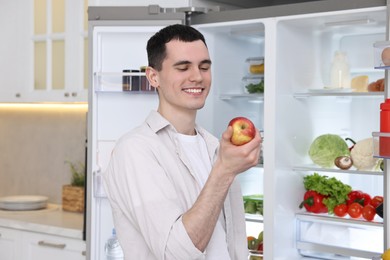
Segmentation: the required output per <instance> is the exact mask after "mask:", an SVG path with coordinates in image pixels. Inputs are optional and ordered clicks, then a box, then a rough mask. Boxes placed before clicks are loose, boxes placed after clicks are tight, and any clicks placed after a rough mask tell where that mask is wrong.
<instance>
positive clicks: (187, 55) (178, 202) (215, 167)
mask: <svg viewBox="0 0 390 260" xmlns="http://www.w3.org/2000/svg"><path fill="white" fill-rule="evenodd" d="M147 52H148V59H149V67H148V68H147V69H146V76H147V78H148V80H149V83H150V84H151V85H152V86H153V87H155V88H157V90H158V97H159V106H158V109H157V111H152V112H151V113H150V115H149V116H148V118H147V119H146V121H145V122H144V123H143V124H142V125H141V126H139V127H137V128H136V129H133V130H132V131H131V132H129V133H128V134H126V135H125V136H123V137H122V138H121V139H120V140H119V141H118V142H117V145H116V147H115V149H114V151H113V154H112V158H111V161H110V164H109V166H108V169H107V171H106V173H105V175H104V180H105V188H106V191H107V194H108V197H109V200H110V203H111V207H112V210H113V217H114V223H115V227H116V230H117V235H118V238H119V241H120V244H121V246H122V248H123V251H124V254H125V258H126V259H129V260H130V259H131V260H132V259H134V260H154V259H167V260H170V259H179V260H189V259H208V260H209V259H215V260H217V259H218V260H228V259H231V260H244V259H247V257H248V251H247V242H246V234H245V219H244V209H243V201H242V196H241V191H240V186H239V183H238V181H236V180H235V177H236V176H237V175H238V174H239V173H241V172H243V171H245V170H247V169H249V168H250V167H252V166H254V165H256V164H257V162H258V158H259V153H260V144H261V141H260V136H259V134H258V133H257V134H256V136H255V138H254V139H253V140H252V141H251V142H249V143H247V144H245V145H243V146H234V145H232V144H231V143H230V137H231V135H232V128H231V127H228V129H227V130H226V131H225V132H224V133H223V135H222V139H221V141H220V142H219V143H218V140H217V139H216V138H215V137H213V136H212V135H211V134H210V133H208V132H207V131H206V130H204V129H203V128H201V127H200V126H198V125H196V123H195V120H196V113H197V111H198V110H199V109H201V108H202V107H203V106H204V104H205V101H206V97H207V95H208V93H209V91H210V86H211V71H210V70H211V69H210V67H211V60H210V57H209V53H208V49H207V46H206V42H205V39H204V37H203V35H202V34H201V33H200V32H198V31H197V30H195V29H194V28H192V27H189V26H185V25H171V26H168V27H166V28H164V29H162V30H161V31H160V32H158V33H156V34H155V35H154V36H153V37H152V38H151V39H150V40H149V41H148V44H147Z"/></svg>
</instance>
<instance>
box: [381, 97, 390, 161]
mask: <svg viewBox="0 0 390 260" xmlns="http://www.w3.org/2000/svg"><path fill="white" fill-rule="evenodd" d="M380 108H381V112H380V131H381V133H390V99H389V98H388V99H386V100H385V102H384V103H381V105H380ZM379 155H380V156H385V157H389V156H390V137H384V136H382V137H379Z"/></svg>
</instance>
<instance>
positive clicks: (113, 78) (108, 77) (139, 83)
mask: <svg viewBox="0 0 390 260" xmlns="http://www.w3.org/2000/svg"><path fill="white" fill-rule="evenodd" d="M125 81H126V82H125ZM94 83H95V84H94V86H95V92H131V93H157V92H156V89H155V88H154V87H152V86H150V85H149V82H148V81H147V79H146V76H145V72H123V73H118V72H95V73H94ZM134 84H136V86H135V85H134ZM125 85H128V86H125Z"/></svg>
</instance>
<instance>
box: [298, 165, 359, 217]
mask: <svg viewBox="0 0 390 260" xmlns="http://www.w3.org/2000/svg"><path fill="white" fill-rule="evenodd" d="M303 184H304V186H305V189H306V190H314V191H316V192H318V193H319V194H321V195H324V196H325V198H324V199H323V201H322V202H323V203H324V204H325V206H326V207H327V208H328V212H329V213H333V209H334V207H336V206H337V205H339V204H342V203H345V202H346V201H347V199H348V193H350V192H351V191H352V188H351V186H349V185H347V184H344V183H342V182H341V181H339V180H338V179H336V178H335V177H332V178H329V177H328V176H325V175H324V176H322V175H319V174H318V173H316V172H315V173H314V174H312V175H306V176H305V177H303Z"/></svg>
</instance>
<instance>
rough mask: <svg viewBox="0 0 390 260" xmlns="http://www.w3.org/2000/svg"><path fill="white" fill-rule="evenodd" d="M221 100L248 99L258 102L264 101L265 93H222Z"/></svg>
mask: <svg viewBox="0 0 390 260" xmlns="http://www.w3.org/2000/svg"><path fill="white" fill-rule="evenodd" d="M219 98H220V99H221V100H235V99H248V100H253V101H257V102H263V101H264V94H245V93H242V94H222V95H220V96H219Z"/></svg>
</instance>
